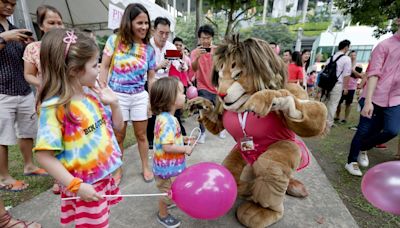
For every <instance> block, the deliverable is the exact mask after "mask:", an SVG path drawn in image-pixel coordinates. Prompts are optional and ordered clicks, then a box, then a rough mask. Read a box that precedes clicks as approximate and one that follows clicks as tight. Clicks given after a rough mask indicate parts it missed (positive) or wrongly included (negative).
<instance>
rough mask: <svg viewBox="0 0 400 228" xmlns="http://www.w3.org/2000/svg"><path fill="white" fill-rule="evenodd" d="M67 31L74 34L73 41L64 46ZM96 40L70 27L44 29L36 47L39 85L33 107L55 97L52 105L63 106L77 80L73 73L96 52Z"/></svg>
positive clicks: (79, 70)
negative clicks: (40, 83) (39, 42)
mask: <svg viewBox="0 0 400 228" xmlns="http://www.w3.org/2000/svg"><path fill="white" fill-rule="evenodd" d="M67 32H68V33H71V32H73V34H74V35H75V36H76V37H75V38H76V39H75V41H76V42H75V43H74V42H73V43H71V44H70V45H67V43H66V41H70V40H68V37H67ZM98 52H99V51H98V47H97V45H96V43H95V42H94V41H93V39H91V38H90V37H89V36H87V35H86V34H84V33H82V32H79V31H75V30H71V29H53V30H51V31H49V32H47V33H46V34H45V35H44V37H43V39H42V43H41V47H40V67H41V69H42V77H43V81H42V86H41V89H40V91H39V94H38V99H37V103H36V105H37V108H38V110H39V105H40V104H41V103H42V102H43V101H44V100H47V99H49V98H52V97H58V98H59V99H58V101H57V103H56V104H55V106H56V107H58V106H63V107H64V108H66V115H67V117H71V116H70V115H69V105H70V102H71V98H72V96H73V95H74V92H75V91H74V87H73V85H74V84H76V83H77V78H76V74H77V73H79V72H82V71H83V70H85V64H86V63H87V62H88V61H89V60H90V59H92V58H93V57H94V56H96V55H97V54H98Z"/></svg>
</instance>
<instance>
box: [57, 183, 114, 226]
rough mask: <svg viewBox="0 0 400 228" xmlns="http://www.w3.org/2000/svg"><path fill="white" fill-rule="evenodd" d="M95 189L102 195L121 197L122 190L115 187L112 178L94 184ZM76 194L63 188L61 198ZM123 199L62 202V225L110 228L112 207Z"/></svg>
mask: <svg viewBox="0 0 400 228" xmlns="http://www.w3.org/2000/svg"><path fill="white" fill-rule="evenodd" d="M93 187H94V188H95V189H96V191H97V192H98V193H99V194H100V195H119V194H120V190H119V188H118V187H117V186H116V185H115V182H114V179H113V178H112V177H111V176H108V177H105V178H104V179H102V180H100V181H98V182H96V183H94V184H93ZM74 196H76V195H75V194H73V193H71V192H69V191H67V190H66V188H65V187H62V188H61V198H66V197H74ZM121 200H122V198H121V197H116V198H103V199H102V200H99V201H93V202H85V201H83V200H80V199H77V200H62V201H61V225H63V226H67V225H70V224H72V223H75V227H77V228H83V227H85V228H86V227H92V228H94V227H99V228H100V227H101V228H102V227H108V217H109V214H110V206H112V205H116V204H118V203H119V202H120V201H121Z"/></svg>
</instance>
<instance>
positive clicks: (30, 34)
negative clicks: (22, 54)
mask: <svg viewBox="0 0 400 228" xmlns="http://www.w3.org/2000/svg"><path fill="white" fill-rule="evenodd" d="M23 34H25V35H27V36H32V35H33V33H32V32H30V31H25V32H23Z"/></svg>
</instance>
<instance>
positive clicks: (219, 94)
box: [218, 93, 226, 99]
mask: <svg viewBox="0 0 400 228" xmlns="http://www.w3.org/2000/svg"><path fill="white" fill-rule="evenodd" d="M218 96H219V97H221V98H222V99H224V97H226V93H218Z"/></svg>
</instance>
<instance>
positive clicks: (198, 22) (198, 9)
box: [194, 0, 203, 37]
mask: <svg viewBox="0 0 400 228" xmlns="http://www.w3.org/2000/svg"><path fill="white" fill-rule="evenodd" d="M202 6H203V0H196V28H195V29H196V30H195V31H194V33H195V34H196V37H197V31H198V30H199V27H200V25H201V15H202V11H203V8H202Z"/></svg>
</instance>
